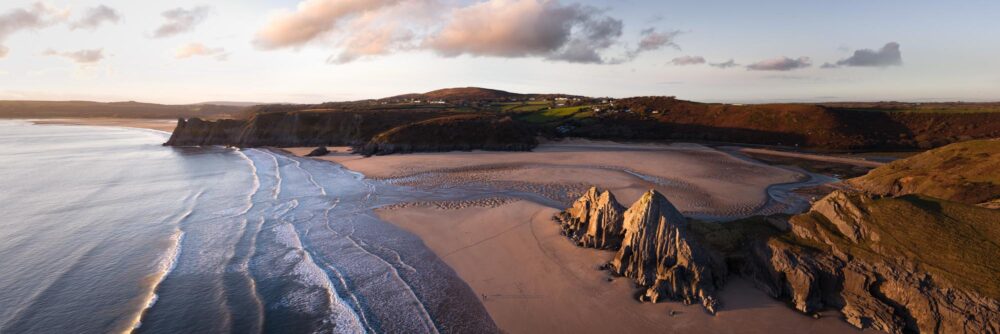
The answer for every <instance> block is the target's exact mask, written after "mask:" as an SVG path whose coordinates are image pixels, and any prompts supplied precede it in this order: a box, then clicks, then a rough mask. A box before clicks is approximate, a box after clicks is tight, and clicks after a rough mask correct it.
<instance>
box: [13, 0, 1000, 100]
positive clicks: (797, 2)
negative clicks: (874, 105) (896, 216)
mask: <svg viewBox="0 0 1000 334" xmlns="http://www.w3.org/2000/svg"><path fill="white" fill-rule="evenodd" d="M997 13H1000V1H995V0H990V1H973V0H970V1H924V0H909V1H903V0H898V1H897V0H879V1H870V0H837V1H834V0H808V1H804V0H760V1H742V0H740V1H736V0H733V1H722V0H707V1H667V0H616V1H613V0H576V1H572V0H174V1H156V0H143V1H134V0H94V1H92V0H72V1H70V0H45V1H33V0H29V1H22V0H4V1H2V2H0V99H7V100H91V101H105V102H108V101H129V100H134V101H144V102H155V103H169V104H187V103H199V102H206V101H241V102H289V103H318V102H326V101H347V100H360V99H367V98H379V97H386V96H392V95H398V94H404V93H413V92H425V91H430V90H434V89H439V88H447V87H466V86H477V87H488V88H496V89H503V90H508V91H513V92H520V93H567V94H579V95H587V96H600V97H604V96H610V97H628V96H645V95H668V96H677V97H679V98H682V99H688V100H695V101H705V102H731V103H762V102H792V101H799V102H815V101H883V100H896V101H917V102H934V101H959V100H961V101H998V100H1000V20H997V19H996V15H997Z"/></svg>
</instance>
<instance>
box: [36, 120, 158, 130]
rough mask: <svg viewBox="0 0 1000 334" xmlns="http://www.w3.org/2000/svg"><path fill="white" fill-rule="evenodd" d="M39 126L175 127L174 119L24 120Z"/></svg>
mask: <svg viewBox="0 0 1000 334" xmlns="http://www.w3.org/2000/svg"><path fill="white" fill-rule="evenodd" d="M25 120H26V121H29V122H31V123H34V124H39V125H88V126H109V127H121V128H134V129H146V130H155V131H160V132H166V133H167V134H169V133H171V132H173V131H174V128H175V127H176V126H177V120H176V119H148V118H52V119H25Z"/></svg>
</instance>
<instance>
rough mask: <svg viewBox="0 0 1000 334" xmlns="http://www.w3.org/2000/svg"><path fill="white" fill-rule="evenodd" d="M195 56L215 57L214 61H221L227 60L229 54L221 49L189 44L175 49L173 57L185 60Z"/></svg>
mask: <svg viewBox="0 0 1000 334" xmlns="http://www.w3.org/2000/svg"><path fill="white" fill-rule="evenodd" d="M195 56H200V57H215V59H216V60H219V61H223V60H226V59H229V53H227V52H226V49H223V48H211V47H207V46H205V45H204V44H201V43H190V44H187V45H184V46H182V47H180V48H177V51H176V52H174V57H175V58H177V59H187V58H191V57H195Z"/></svg>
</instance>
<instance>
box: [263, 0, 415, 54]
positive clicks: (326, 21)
mask: <svg viewBox="0 0 1000 334" xmlns="http://www.w3.org/2000/svg"><path fill="white" fill-rule="evenodd" d="M401 2H404V0H339V1H338V0H305V1H302V2H300V3H299V5H298V8H296V10H295V11H285V12H281V13H278V14H276V15H274V16H273V17H271V19H270V21H268V23H267V25H265V26H264V28H262V29H260V30H259V31H258V32H257V36H256V39H255V40H254V44H256V45H257V46H258V47H260V48H262V49H268V50H270V49H279V48H286V47H295V46H301V45H304V44H306V43H309V42H312V41H313V40H315V39H317V38H319V37H320V36H322V35H324V34H326V33H329V32H331V31H333V30H334V29H335V28H336V27H337V24H338V23H341V22H342V21H344V20H345V19H348V18H350V17H351V16H356V15H359V14H362V13H366V12H374V11H377V10H379V9H382V8H385V7H388V6H393V5H396V4H399V3H401Z"/></svg>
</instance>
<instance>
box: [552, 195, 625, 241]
mask: <svg viewBox="0 0 1000 334" xmlns="http://www.w3.org/2000/svg"><path fill="white" fill-rule="evenodd" d="M624 212H625V207H623V206H622V205H621V204H618V201H617V200H615V196H614V195H612V194H611V192H610V191H607V190H605V191H604V192H598V190H597V188H596V187H591V188H590V190H588V191H587V193H586V194H584V195H583V197H580V199H578V200H576V202H574V203H573V207H571V208H569V209H567V210H566V211H563V212H562V213H560V214H559V215H557V216H556V220H557V221H559V223H560V225H561V226H562V229H563V231H564V232H565V233H566V236H568V237H569V238H571V239H573V240H574V241H576V242H577V243H578V244H579V245H580V246H583V247H590V248H600V249H612V250H617V249H618V248H619V247H620V246H621V242H622V236H623V235H624V232H625V231H624V229H623V228H622V223H623V219H624V217H623V214H624Z"/></svg>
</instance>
